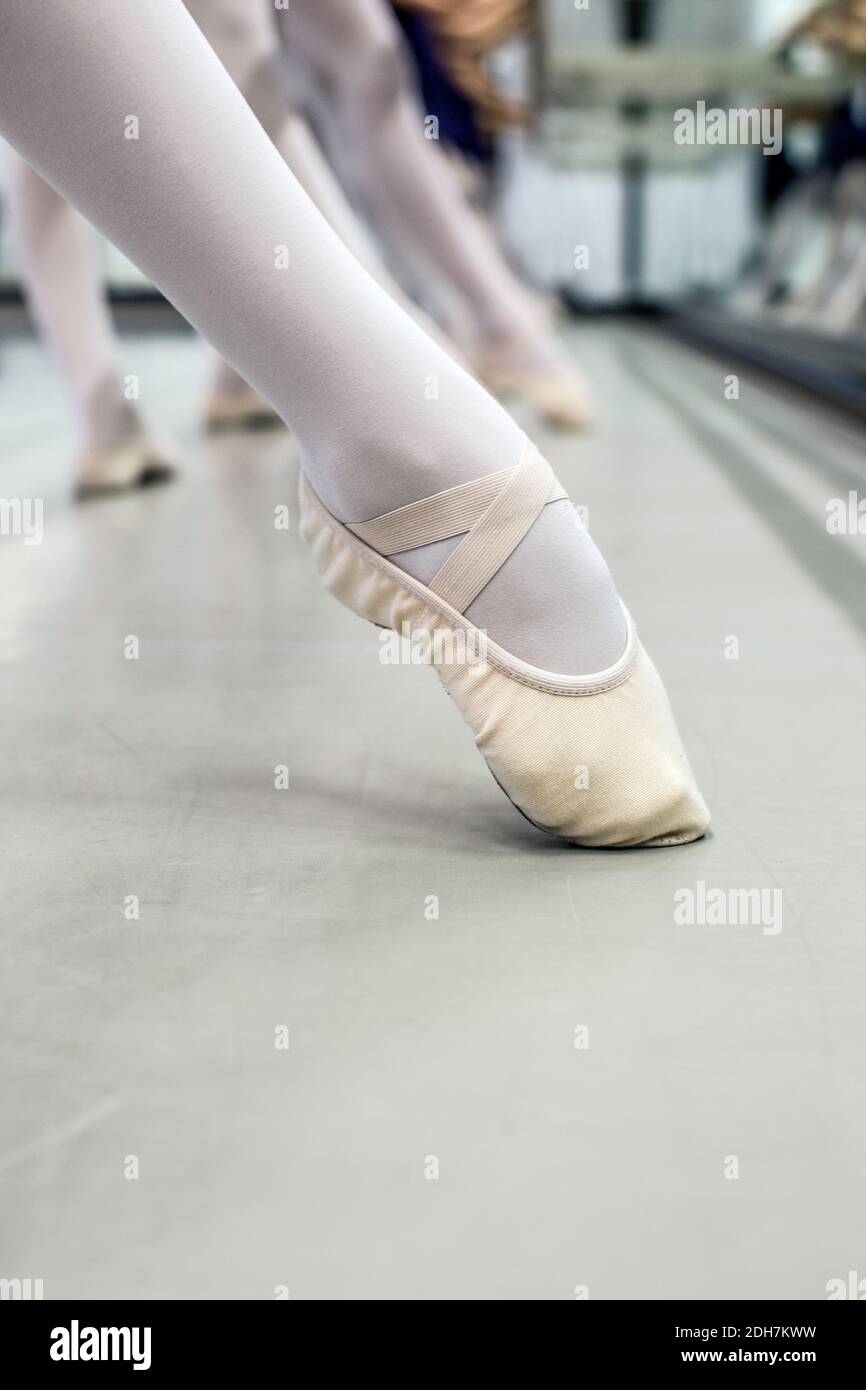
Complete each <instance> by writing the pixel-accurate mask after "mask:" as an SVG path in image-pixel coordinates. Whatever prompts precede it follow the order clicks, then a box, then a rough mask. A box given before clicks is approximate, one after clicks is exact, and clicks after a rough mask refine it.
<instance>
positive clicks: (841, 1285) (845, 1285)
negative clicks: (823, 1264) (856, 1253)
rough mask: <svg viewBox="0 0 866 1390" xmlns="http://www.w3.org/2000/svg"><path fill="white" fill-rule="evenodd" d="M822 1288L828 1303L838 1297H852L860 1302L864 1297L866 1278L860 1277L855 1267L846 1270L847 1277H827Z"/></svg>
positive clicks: (865, 1296)
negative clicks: (824, 1290)
mask: <svg viewBox="0 0 866 1390" xmlns="http://www.w3.org/2000/svg"><path fill="white" fill-rule="evenodd" d="M824 1288H825V1289H826V1291H827V1300H828V1302H830V1303H832V1302H833V1301H834V1300H837V1299H840V1298H853V1299H857V1300H858V1302H860V1303H862V1302H863V1301H864V1299H866V1279H861V1278H860V1276H859V1274H858V1273H857V1270H856V1269H849V1270H848V1278H847V1279H828V1280H827V1282H826V1284H825V1285H824Z"/></svg>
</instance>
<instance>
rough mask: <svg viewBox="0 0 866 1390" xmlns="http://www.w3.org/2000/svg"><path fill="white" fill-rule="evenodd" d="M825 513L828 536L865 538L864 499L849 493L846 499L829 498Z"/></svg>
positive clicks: (865, 515) (865, 501) (865, 514)
mask: <svg viewBox="0 0 866 1390" xmlns="http://www.w3.org/2000/svg"><path fill="white" fill-rule="evenodd" d="M826 512H827V521H826V523H825V524H826V527H827V533H828V535H831V536H866V497H860V496H858V494H857V493H856V492H849V493H848V496H847V498H844V497H831V498H830V501H829V502H828V503H827V507H826Z"/></svg>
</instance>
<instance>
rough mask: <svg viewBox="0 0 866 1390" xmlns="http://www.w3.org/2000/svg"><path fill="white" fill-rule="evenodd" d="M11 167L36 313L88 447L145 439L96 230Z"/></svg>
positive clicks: (13, 205)
mask: <svg viewBox="0 0 866 1390" xmlns="http://www.w3.org/2000/svg"><path fill="white" fill-rule="evenodd" d="M6 168H7V174H8V179H7V192H8V195H9V210H10V213H11V221H12V229H13V233H14V236H15V242H16V249H17V253H18V264H19V268H20V271H21V276H22V281H23V285H24V289H25V292H26V295H27V301H28V305H29V308H30V312H31V314H32V316H33V318H34V320H35V321H36V323H37V324H38V326H39V329H40V331H41V332H42V334H43V336H44V338H45V340H46V342H47V343H48V344H49V345H50V347H51V348H52V350H53V351H54V352H55V354H56V355H57V358H58V360H59V362H60V365H61V368H62V370H63V374H64V377H65V378H66V381H67V383H68V384H69V387H70V389H71V393H72V397H73V400H74V403H75V407H76V412H77V415H78V423H79V434H80V443H81V448H82V450H84V451H87V450H93V449H111V448H113V447H114V446H115V445H117V444H120V443H122V442H123V441H125V440H127V439H129V438H131V437H133V436H135V435H138V434H140V433H141V420H140V417H139V414H138V412H137V410H136V409H135V407H134V405H133V404H132V403H131V402H130V401H129V400H127V398H126V394H125V392H124V383H123V378H122V375H121V369H120V365H119V361H118V348H117V341H116V339H115V336H114V331H113V328H112V324H111V318H110V316H109V312H108V307H107V305H106V302H105V298H104V295H103V292H102V283H101V279H100V276H99V272H98V270H97V266H96V262H95V256H94V245H93V231H92V229H91V228H90V227H89V226H88V225H87V223H86V222H85V220H84V218H83V217H81V215H80V214H79V213H78V212H76V210H75V208H73V207H70V205H69V203H67V202H66V200H65V198H62V197H61V196H60V194H59V193H56V192H55V191H54V189H53V188H52V187H51V186H50V185H49V184H47V183H46V182H45V180H44V179H43V178H42V177H41V176H40V175H39V174H37V173H36V171H35V169H32V168H31V167H30V165H29V164H28V163H27V161H26V160H24V159H22V158H21V156H20V155H18V154H16V153H15V151H14V150H9V151H8V155H7V163H6Z"/></svg>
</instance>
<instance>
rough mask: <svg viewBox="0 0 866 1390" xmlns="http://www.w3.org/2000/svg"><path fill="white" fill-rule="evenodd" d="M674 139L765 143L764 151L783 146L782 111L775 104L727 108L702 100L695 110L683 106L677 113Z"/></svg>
mask: <svg viewBox="0 0 866 1390" xmlns="http://www.w3.org/2000/svg"><path fill="white" fill-rule="evenodd" d="M674 140H675V141H676V143H677V144H678V145H763V147H764V154H765V155H770V154H779V152H780V151H781V148H782V110H781V108H780V107H778V106H776V107H773V108H772V109H771V108H770V107H768V106H764V107H757V106H748V107H746V106H735V107H731V109H730V110H728V111H725V110H723V109H722V108H721V107H719V106H711V107H710V108H709V110H707V103H706V102H705V101H699V102H698V104H697V108H696V109H695V110H694V111H692V110H690V108H689V107H687V106H681V107H680V108H679V110H677V111H675V112H674Z"/></svg>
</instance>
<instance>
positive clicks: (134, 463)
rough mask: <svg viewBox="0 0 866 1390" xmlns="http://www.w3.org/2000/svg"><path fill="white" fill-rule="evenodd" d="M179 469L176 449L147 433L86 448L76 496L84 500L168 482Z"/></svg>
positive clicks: (78, 469)
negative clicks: (117, 441) (118, 441)
mask: <svg viewBox="0 0 866 1390" xmlns="http://www.w3.org/2000/svg"><path fill="white" fill-rule="evenodd" d="M176 472H177V462H176V459H175V457H174V452H173V450H172V449H170V448H169V447H167V446H166V445H164V444H160V443H157V442H156V441H155V440H153V439H151V438H149V437H148V436H147V435H144V434H137V435H134V436H133V437H132V438H131V439H125V440H123V441H122V442H121V443H119V444H111V445H100V446H99V447H97V448H90V449H87V450H85V452H84V453H83V454H82V455H81V457H80V458H79V460H78V466H77V481H76V484H75V496H76V497H78V498H80V499H81V500H85V499H86V498H88V497H102V496H106V495H109V494H111V493H116V492H130V491H132V489H134V488H139V487H150V486H151V485H152V484H155V483H165V482H168V481H169V479H170V478H173V477H174V475H175V473H176Z"/></svg>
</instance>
